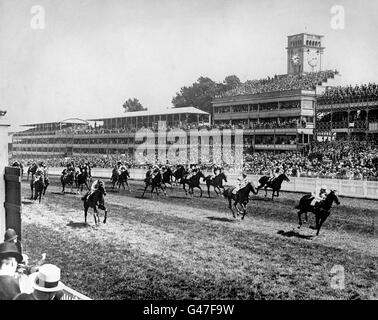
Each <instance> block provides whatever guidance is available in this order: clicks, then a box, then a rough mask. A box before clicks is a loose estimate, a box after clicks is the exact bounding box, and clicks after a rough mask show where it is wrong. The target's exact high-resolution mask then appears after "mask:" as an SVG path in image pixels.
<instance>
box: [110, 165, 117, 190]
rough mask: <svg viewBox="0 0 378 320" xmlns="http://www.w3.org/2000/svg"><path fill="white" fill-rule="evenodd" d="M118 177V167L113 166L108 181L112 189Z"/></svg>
mask: <svg viewBox="0 0 378 320" xmlns="http://www.w3.org/2000/svg"><path fill="white" fill-rule="evenodd" d="M118 178H119V172H118V168H117V167H115V168H113V171H112V176H111V177H110V181H111V182H112V189H114V187H115V185H116V183H117V182H118Z"/></svg>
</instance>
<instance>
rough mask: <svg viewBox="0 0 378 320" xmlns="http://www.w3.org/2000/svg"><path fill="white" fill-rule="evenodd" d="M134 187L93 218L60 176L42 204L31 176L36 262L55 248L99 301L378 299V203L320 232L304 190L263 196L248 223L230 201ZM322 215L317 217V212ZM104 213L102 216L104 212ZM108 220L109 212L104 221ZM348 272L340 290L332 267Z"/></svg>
mask: <svg viewBox="0 0 378 320" xmlns="http://www.w3.org/2000/svg"><path fill="white" fill-rule="evenodd" d="M131 187H132V192H131V193H129V192H127V191H121V192H111V191H110V188H109V187H107V191H108V194H107V196H106V197H105V203H106V206H107V208H108V210H109V214H108V221H107V223H106V224H101V226H99V227H94V220H93V216H92V215H91V214H89V215H88V223H89V226H87V225H84V224H83V222H84V214H83V204H82V201H81V200H80V195H74V194H65V195H62V194H60V191H61V188H60V186H58V181H57V180H55V181H53V183H52V185H50V186H49V189H48V190H47V194H46V196H45V198H43V199H42V203H41V204H38V203H37V202H31V201H29V200H27V199H26V198H27V197H28V196H29V195H30V191H29V187H28V185H27V184H26V183H23V189H22V190H23V197H26V198H24V199H23V200H24V204H23V208H22V210H23V213H22V232H23V234H22V236H23V244H24V250H25V252H26V253H27V254H28V255H29V256H30V260H31V261H36V260H38V259H39V257H40V254H41V253H42V252H46V253H47V260H48V262H51V263H54V264H57V265H58V266H60V267H61V268H62V280H63V282H64V283H65V284H67V285H69V286H71V287H72V288H74V289H76V290H78V291H80V292H82V293H83V294H85V295H88V296H90V297H92V298H94V299H348V298H349V297H350V296H352V295H353V294H354V293H356V292H357V293H358V294H359V295H360V296H361V297H362V298H363V299H373V298H375V299H376V298H377V297H378V292H377V288H378V286H377V283H378V275H377V270H378V246H377V233H376V223H375V222H376V221H377V207H378V202H377V201H373V200H359V199H351V198H342V197H341V198H340V201H341V205H340V206H338V207H335V208H333V211H332V214H331V216H330V217H329V219H328V220H327V221H326V222H325V224H324V225H323V227H322V230H321V232H320V236H318V237H314V236H313V235H314V234H315V230H312V229H309V228H308V225H304V226H303V227H302V229H301V232H300V233H296V232H293V231H292V230H293V228H295V227H296V226H297V214H296V210H295V209H294V206H295V205H296V204H297V202H298V200H299V199H300V197H301V196H302V195H301V194H294V193H285V192H284V193H281V194H280V198H279V199H275V201H274V202H272V201H271V200H270V199H269V198H267V199H265V198H264V197H263V194H264V193H263V192H261V193H260V194H259V195H258V196H253V198H252V200H251V202H250V203H249V206H248V215H247V216H246V218H245V220H243V221H241V220H240V218H237V219H234V218H233V217H232V215H231V213H230V211H229V209H228V203H227V201H226V200H225V199H223V198H216V197H215V193H213V192H212V197H213V198H211V199H208V198H207V195H206V196H205V193H204V198H202V199H201V198H198V195H199V193H198V190H195V197H194V198H190V197H189V196H185V193H184V192H183V190H182V189H179V188H178V187H175V188H174V189H173V190H170V189H168V190H167V193H168V197H164V196H162V195H161V196H160V197H157V196H156V195H155V196H154V198H151V196H150V194H149V192H148V193H146V195H145V197H144V199H141V198H140V195H141V194H142V188H143V184H142V183H141V182H139V181H131ZM309 217H310V221H313V216H311V215H310V216H309ZM101 218H102V215H101ZM101 221H102V219H101ZM335 265H340V266H342V267H343V268H344V271H345V288H344V289H335V288H332V287H331V280H332V279H331V277H332V274H331V269H332V268H333V267H334V266H335Z"/></svg>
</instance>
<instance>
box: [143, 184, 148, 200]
mask: <svg viewBox="0 0 378 320" xmlns="http://www.w3.org/2000/svg"><path fill="white" fill-rule="evenodd" d="M147 187H148V184H147V185H146V186H145V187H144V190H143V194H142V198H143V197H144V193H145V192H146V190H147Z"/></svg>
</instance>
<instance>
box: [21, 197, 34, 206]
mask: <svg viewBox="0 0 378 320" xmlns="http://www.w3.org/2000/svg"><path fill="white" fill-rule="evenodd" d="M25 199H27V198H25ZM21 203H22V204H24V205H29V204H33V203H34V202H33V200H30V199H27V200H22V201H21Z"/></svg>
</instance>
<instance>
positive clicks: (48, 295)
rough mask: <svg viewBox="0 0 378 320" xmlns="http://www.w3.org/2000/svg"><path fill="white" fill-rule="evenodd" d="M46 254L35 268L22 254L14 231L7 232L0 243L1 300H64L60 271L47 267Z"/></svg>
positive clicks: (52, 265) (50, 266)
mask: <svg viewBox="0 0 378 320" xmlns="http://www.w3.org/2000/svg"><path fill="white" fill-rule="evenodd" d="M45 259H46V254H42V258H41V259H40V260H39V261H37V262H36V263H35V264H34V265H30V264H29V257H28V255H26V254H25V253H24V252H23V249H22V245H21V242H20V241H19V239H18V235H17V233H16V231H15V230H14V229H11V228H8V229H7V230H6V232H5V235H4V242H2V243H0V300H62V299H64V296H65V294H64V291H63V290H64V288H65V286H64V284H63V283H62V282H61V281H60V276H61V270H60V268H58V267H57V266H56V265H54V264H50V263H45Z"/></svg>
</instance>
